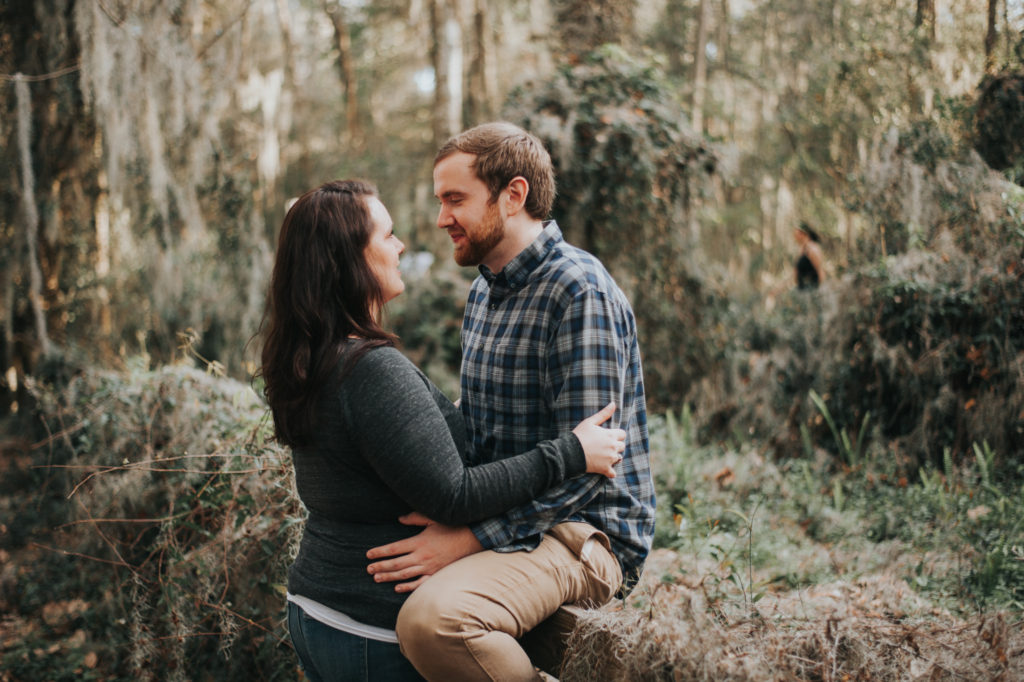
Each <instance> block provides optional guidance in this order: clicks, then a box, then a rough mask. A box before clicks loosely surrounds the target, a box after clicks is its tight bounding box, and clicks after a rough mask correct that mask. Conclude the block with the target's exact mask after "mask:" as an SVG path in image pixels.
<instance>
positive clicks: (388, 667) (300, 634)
mask: <svg viewBox="0 0 1024 682" xmlns="http://www.w3.org/2000/svg"><path fill="white" fill-rule="evenodd" d="M288 633H289V634H290V635H291V638H292V644H293V645H294V646H295V653H297V654H298V655H299V662H300V663H301V664H302V669H303V670H304V671H305V672H306V678H307V679H309V680H310V682H423V678H422V677H420V675H419V673H417V672H416V669H415V668H413V667H412V664H411V663H409V661H408V660H407V659H406V658H405V656H403V655H402V652H401V651H399V650H398V645H397V644H389V643H388V642H378V641H377V640H373V639H366V638H364V637H359V636H357V635H350V634H349V633H347V632H342V631H341V630H335V629H334V628H332V627H331V626H330V625H324V624H323V623H321V622H320V621H318V620H315V619H313V618H310V617H309V616H307V615H306V612H305V611H303V610H302V608H301V607H299V606H298V605H297V604H294V603H292V602H288Z"/></svg>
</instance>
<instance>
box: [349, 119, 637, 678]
mask: <svg viewBox="0 0 1024 682" xmlns="http://www.w3.org/2000/svg"><path fill="white" fill-rule="evenodd" d="M434 193H435V195H436V196H437V198H438V200H439V201H440V203H441V208H440V213H439V215H438V220H437V224H438V227H440V228H441V229H444V230H446V231H447V232H448V234H449V236H450V237H451V239H452V242H453V244H454V248H455V261H456V262H457V263H458V264H459V265H464V266H468V265H477V266H479V269H480V273H481V274H480V276H479V277H478V278H477V279H476V281H474V283H473V286H472V289H471V290H470V294H469V300H468V303H467V306H466V313H465V318H464V320H463V327H462V346H463V364H462V379H461V388H462V398H461V399H462V402H461V408H462V411H463V414H464V416H465V418H466V425H467V440H468V441H469V443H470V448H471V457H473V458H475V461H490V460H494V459H498V458H503V457H508V456H510V455H514V454H516V453H518V452H522V451H524V450H527V449H529V448H530V447H533V445H534V444H535V443H536V442H537V441H538V440H539V439H542V438H550V437H554V436H556V435H558V434H563V433H566V432H568V431H571V430H572V428H573V426H574V425H575V424H577V423H578V422H579V421H580V420H581V419H582V418H584V417H586V416H588V415H590V414H593V413H594V412H596V411H597V410H599V409H600V408H601V407H603V406H605V405H606V404H607V403H609V402H614V403H615V404H616V405H618V406H619V411H618V414H617V417H618V427H619V428H622V429H624V430H625V431H626V433H627V436H626V451H625V453H624V458H623V461H622V462H621V463H620V464H619V465H618V467H617V469H616V472H617V474H618V475H617V476H616V477H615V478H614V479H605V478H604V477H601V476H594V475H584V476H580V477H577V478H574V479H572V480H570V481H567V482H565V483H563V484H562V485H561V486H559V487H557V488H555V489H553V490H551V491H549V492H547V493H545V494H544V495H542V496H541V497H539V498H538V499H536V500H535V501H534V502H533V503H531V504H529V505H526V506H524V507H520V508H517V509H513V510H512V511H509V512H507V513H505V514H503V515H501V516H499V517H495V518H492V519H488V520H486V521H483V522H480V523H477V524H474V525H472V526H470V527H468V528H448V527H444V526H441V525H440V524H433V523H430V522H429V521H428V520H426V519H423V518H422V517H418V518H417V515H412V516H413V518H411V519H408V522H412V523H421V524H424V523H427V524H429V525H427V528H426V529H425V530H424V531H423V532H422V533H420V534H419V535H417V536H415V537H413V538H410V539H408V540H403V541H400V542H397V543H393V544H392V545H388V546H385V547H381V548H377V549H375V550H371V552H370V554H369V557H370V558H371V559H377V558H383V557H395V556H396V555H401V556H398V557H397V558H394V559H390V560H387V561H381V562H377V563H375V564H372V565H371V566H370V572H371V573H373V574H374V576H375V579H377V580H385V581H386V580H410V579H415V580H413V581H412V582H409V583H403V584H400V585H399V586H398V587H397V588H396V589H399V590H400V591H411V590H413V589H415V590H416V591H415V592H414V593H413V594H412V595H411V596H410V598H409V600H408V601H407V602H406V604H405V606H403V608H402V611H401V613H400V615H399V619H398V627H397V632H398V636H399V641H400V643H401V645H402V651H403V653H405V655H406V656H407V657H408V658H409V659H410V660H411V661H412V662H413V664H414V665H415V666H416V668H417V669H418V670H419V671H420V673H421V674H423V675H424V676H425V677H427V678H428V679H430V680H525V679H536V673H535V671H534V668H533V665H532V664H531V663H530V660H529V658H528V657H527V656H526V654H525V653H524V652H523V650H522V649H521V648H520V647H519V645H518V644H517V642H516V640H515V638H516V637H520V636H522V635H523V634H524V633H525V632H527V631H528V630H529V629H531V628H533V627H534V626H536V625H537V624H538V623H540V622H541V621H542V620H544V619H545V618H547V617H548V616H550V615H551V614H552V613H554V612H555V611H556V610H557V609H558V607H559V606H560V605H562V604H563V603H587V604H601V603H604V602H606V601H607V600H609V599H610V598H611V597H612V596H613V595H614V594H615V593H616V591H618V590H619V589H620V587H621V586H622V583H623V581H624V580H625V582H626V583H627V585H628V584H630V583H632V582H633V581H634V580H635V579H636V577H637V576H638V575H639V572H640V569H641V568H642V565H643V561H644V559H645V558H646V556H647V553H648V552H649V550H650V545H651V538H652V535H653V531H654V490H653V485H652V482H651V475H650V466H649V457H648V442H647V416H646V408H645V404H644V388H643V378H642V374H641V367H640V354H639V348H638V345H637V339H636V326H635V322H634V317H633V312H632V310H631V308H630V306H629V303H628V301H627V300H626V298H625V296H624V295H623V294H622V292H621V291H620V290H619V288H618V287H617V286H616V285H615V282H614V281H613V280H612V278H611V276H610V275H609V274H608V273H607V271H606V270H605V269H604V267H603V266H602V265H601V264H600V263H599V262H598V261H597V259H596V258H594V257H593V256H591V255H590V254H587V253H585V252H583V251H581V250H579V249H576V248H574V247H572V246H570V245H569V244H567V243H566V242H565V241H563V240H562V235H561V232H560V231H559V228H558V226H557V225H556V224H555V222H554V221H547V222H545V218H546V217H547V216H548V214H549V212H550V210H551V205H552V202H553V200H554V195H555V184H554V173H553V170H552V166H551V159H550V157H549V156H548V153H547V152H546V151H545V150H544V147H543V145H542V144H541V143H540V141H539V140H537V138H535V137H533V136H532V135H530V134H529V133H527V132H526V131H524V130H522V129H520V128H518V127H516V126H514V125H512V124H509V123H490V124H484V125H482V126H477V127H476V128H472V129H470V130H468V131H466V132H464V133H462V134H460V135H458V136H456V137H454V138H452V139H451V140H449V141H448V142H447V143H446V144H445V145H444V146H443V147H442V148H441V150H440V151H439V152H438V154H437V156H436V157H435V160H434ZM481 550H488V551H481ZM463 557H465V558H463ZM456 560H458V561H456ZM453 562H454V563H453ZM428 576H431V577H430V580H429V581H427V580H426V578H427V577H428Z"/></svg>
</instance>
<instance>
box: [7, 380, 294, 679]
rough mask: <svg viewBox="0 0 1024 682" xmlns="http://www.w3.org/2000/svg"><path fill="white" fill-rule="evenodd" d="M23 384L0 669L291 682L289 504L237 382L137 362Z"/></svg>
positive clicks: (251, 404)
mask: <svg viewBox="0 0 1024 682" xmlns="http://www.w3.org/2000/svg"><path fill="white" fill-rule="evenodd" d="M210 367H211V369H213V370H216V366H214V365H211V366H210ZM34 392H35V394H36V399H37V411H38V413H39V415H40V416H41V422H40V431H39V433H37V434H36V438H35V440H34V443H32V444H31V445H30V446H29V447H27V448H24V449H23V451H22V452H23V453H25V452H27V453H28V454H27V455H26V454H22V456H21V459H20V460H19V464H18V466H16V467H15V468H14V469H13V470H12V471H10V472H8V475H6V476H5V477H4V484H3V490H2V497H3V501H4V502H3V504H4V507H5V512H6V514H5V516H6V517H7V520H6V523H5V528H4V530H5V532H4V533H3V534H2V536H0V542H2V545H0V547H2V551H3V553H4V555H5V558H7V559H8V561H5V567H4V570H3V572H2V575H0V605H2V610H3V612H4V613H5V614H7V615H5V617H4V620H3V622H2V624H0V631H2V637H0V639H2V640H3V642H4V644H3V648H2V649H0V657H2V658H0V663H2V665H0V669H2V670H3V673H2V674H0V679H4V680H34V679H105V680H111V679H113V680H117V679H121V680H155V679H160V680H163V679H170V680H174V679H178V680H187V679H254V680H258V679H291V678H294V677H295V674H296V673H295V659H294V656H293V655H292V653H291V651H290V645H289V643H288V642H287V633H286V631H285V628H284V626H283V620H284V592H283V590H284V587H283V586H284V583H285V577H284V573H285V568H286V566H287V565H288V564H289V563H290V561H291V558H292V553H293V547H294V545H295V542H296V541H297V535H296V529H297V524H296V521H298V520H299V519H300V510H299V506H298V502H297V498H296V497H295V495H294V494H293V492H292V483H291V464H290V457H289V456H288V454H287V452H286V451H285V450H283V449H282V448H279V447H277V446H276V445H274V444H272V443H270V442H269V440H268V436H269V432H270V431H269V424H268V423H267V421H266V418H265V416H264V412H265V411H264V408H263V406H262V404H261V403H260V401H259V400H258V399H257V397H256V395H255V393H254V392H253V391H252V389H251V388H249V387H248V386H245V385H243V384H240V383H238V382H235V381H232V380H229V379H225V378H223V377H218V376H213V375H211V374H208V373H204V372H202V371H199V370H196V369H193V368H191V367H186V366H168V367H162V368H160V369H157V370H153V371H150V370H148V369H146V368H144V367H143V366H142V365H141V364H139V365H137V366H135V367H130V368H128V369H127V370H125V371H122V372H101V371H85V372H81V373H78V374H76V375H74V376H72V377H71V378H70V380H69V381H67V383H66V384H64V385H52V386H44V385H38V384H37V385H35V386H34ZM28 491H36V492H37V494H35V495H25V494H24V493H25V492H28Z"/></svg>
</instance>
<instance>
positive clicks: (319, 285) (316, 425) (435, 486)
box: [259, 180, 626, 682]
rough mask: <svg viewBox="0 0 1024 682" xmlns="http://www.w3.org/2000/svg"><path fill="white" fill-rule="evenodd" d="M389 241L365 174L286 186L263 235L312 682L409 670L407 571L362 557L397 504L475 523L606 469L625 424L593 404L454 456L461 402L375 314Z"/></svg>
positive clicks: (295, 587) (274, 404)
mask: <svg viewBox="0 0 1024 682" xmlns="http://www.w3.org/2000/svg"><path fill="white" fill-rule="evenodd" d="M404 248H405V247H404V245H403V244H402V242H401V241H400V240H399V239H398V238H397V237H396V236H395V234H394V232H393V230H392V221H391V217H390V216H389V215H388V211H387V209H386V208H385V207H384V204H382V203H381V201H380V199H379V198H378V197H377V193H376V190H375V189H374V187H373V186H372V185H369V184H367V183H364V182H361V181H351V180H350V181H335V182H329V183H327V184H325V185H322V186H321V187H319V188H317V189H315V190H311V191H310V192H307V193H306V194H304V195H303V196H302V197H301V198H300V199H298V201H297V202H296V203H295V204H294V205H293V206H292V208H291V209H290V210H289V211H288V213H287V215H286V216H285V219H284V223H283V225H282V227H281V233H280V237H279V241H278V247H277V253H276V256H275V264H274V271H273V274H272V277H271V283H270V290H269V294H268V298H267V308H266V314H265V317H264V322H263V326H262V329H261V334H262V340H263V349H262V357H261V361H262V362H261V370H260V373H259V375H260V376H261V377H262V378H263V380H264V382H265V388H264V396H265V397H266V400H267V403H268V404H269V405H270V409H271V412H272V414H273V418H274V430H275V434H276V437H277V439H278V440H279V441H280V442H281V443H283V444H285V445H287V446H290V447H291V448H292V453H293V464H294V468H295V483H296V487H297V490H298V493H299V497H300V498H301V500H302V503H303V505H304V506H305V507H306V509H307V510H308V512H309V515H308V518H307V520H306V525H305V528H304V530H303V535H302V541H301V544H300V547H299V553H298V556H297V557H296V559H295V562H294V563H293V564H292V566H291V568H290V570H289V573H288V628H289V633H290V635H291V638H292V642H293V644H294V645H295V650H296V653H297V654H298V657H299V661H300V663H301V664H302V666H303V668H304V670H305V674H306V677H307V678H308V679H310V680H314V681H317V680H361V681H369V680H373V681H374V682H378V681H385V682H387V681H389V680H419V679H421V678H420V677H419V675H418V674H417V673H416V671H415V670H414V669H413V667H412V666H411V665H410V664H409V662H408V661H407V660H406V659H405V658H404V657H403V656H402V654H401V652H400V651H399V648H398V644H397V639H396V636H395V623H396V619H397V616H398V611H399V608H400V607H401V606H402V603H403V602H404V601H405V598H406V597H407V596H408V593H409V592H411V591H412V590H413V589H414V588H415V587H416V585H417V584H418V583H417V582H412V583H408V584H405V585H403V586H402V587H401V589H399V590H397V591H396V590H395V588H394V587H393V586H392V585H390V584H387V583H384V582H381V581H379V580H375V579H374V577H373V576H372V575H370V574H368V573H367V570H366V552H367V550H369V549H370V548H372V547H375V546H378V545H382V544H385V543H389V542H394V541H397V540H401V539H403V538H406V537H408V536H410V535H413V534H414V533H416V532H418V531H419V530H420V529H419V528H418V527H416V526H409V525H403V524H402V523H400V521H399V517H400V516H403V515H407V514H410V513H412V512H414V511H416V512H419V513H421V514H426V515H428V516H429V517H430V518H432V519H436V520H438V521H439V522H441V523H445V524H465V523H471V522H477V521H482V520H485V519H487V518H488V517H491V516H495V515H498V514H501V513H504V512H506V511H507V510H509V509H511V508H513V507H516V506H517V505H521V504H525V503H527V502H529V501H530V500H532V499H533V498H535V497H537V496H538V495H541V494H542V493H544V492H545V491H546V490H548V489H549V488H551V487H552V486H557V485H559V484H561V483H563V482H564V481H566V480H567V479H569V478H572V477H574V476H579V475H586V474H603V475H605V476H608V477H611V478H614V476H615V470H614V467H615V466H616V465H618V464H619V463H620V462H621V461H622V453H623V451H624V449H625V439H626V432H625V431H623V430H621V429H609V428H603V427H602V426H601V423H603V422H604V421H606V420H607V419H608V418H609V417H611V415H612V413H613V412H614V410H615V405H614V404H609V405H607V406H606V407H605V408H604V409H602V410H601V411H599V412H598V413H597V414H594V415H592V416H591V417H588V418H586V419H584V420H583V421H582V422H580V423H579V424H578V425H577V426H576V428H575V429H573V430H572V431H571V432H568V431H566V432H563V433H559V434H558V435H557V436H556V437H552V438H551V439H550V440H546V441H544V442H541V443H539V444H537V445H536V447H534V448H533V449H532V450H529V451H528V452H523V453H521V454H519V455H516V456H514V457H511V458H508V459H502V460H498V461H495V462H492V463H489V464H483V465H480V466H475V467H468V466H466V464H465V453H466V427H465V423H464V421H463V416H462V413H461V412H460V411H459V409H458V408H457V407H455V406H454V405H453V404H452V403H451V402H450V401H449V400H448V399H447V398H446V397H445V396H444V395H443V394H442V393H441V391H440V390H439V389H438V388H437V387H436V386H434V384H432V383H431V382H430V380H429V379H427V377H426V376H424V375H423V373H422V372H420V371H419V370H418V369H417V368H416V367H415V366H414V365H413V364H412V363H411V362H410V361H409V360H408V359H407V358H406V357H405V356H404V355H402V354H401V353H400V352H399V351H398V350H396V349H395V348H394V343H395V340H396V339H395V336H394V335H393V334H391V333H389V332H387V331H386V330H384V329H383V328H382V327H381V323H380V319H381V311H382V309H383V307H384V305H385V304H386V303H387V302H388V301H389V300H391V299H393V298H394V297H396V296H398V295H399V294H400V293H401V292H402V291H403V290H404V288H405V285H404V283H403V282H402V277H401V274H400V272H399V257H400V255H401V253H402V251H403V250H404Z"/></svg>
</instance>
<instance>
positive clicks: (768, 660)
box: [560, 550, 1024, 682]
mask: <svg viewBox="0 0 1024 682" xmlns="http://www.w3.org/2000/svg"><path fill="white" fill-rule="evenodd" d="M681 562H685V559H683V558H681V557H680V555H679V554H677V553H676V552H674V551H670V550H658V551H656V552H655V553H654V554H653V555H652V557H651V559H650V561H649V563H648V569H647V571H646V573H645V576H644V579H643V580H642V582H641V584H640V585H639V586H638V587H637V589H636V590H635V591H634V592H633V594H632V595H630V597H629V599H628V600H627V603H626V604H617V605H615V606H613V607H609V608H607V609H605V610H601V611H593V612H590V613H588V615H587V616H586V617H585V618H583V619H581V621H580V622H579V624H578V626H577V628H576V630H575V632H574V633H573V634H572V637H571V639H570V642H569V652H570V653H569V655H568V656H567V660H566V663H565V664H564V667H563V670H562V675H561V677H560V679H561V680H562V681H563V682H574V681H577V680H587V681H588V682H589V681H592V680H602V681H605V680H607V681H608V682H614V681H619V680H622V681H626V680H628V681H630V682H640V681H643V680H716V681H719V680H750V681H754V680H758V681H759V680H827V681H832V680H836V681H839V680H1015V679H1022V678H1024V632H1022V628H1021V622H1020V621H1013V620H1011V618H1013V617H1014V616H1008V615H1006V614H1002V613H994V614H986V615H979V616H975V617H969V618H958V617H954V616H952V615H950V614H949V613H948V612H945V611H943V610H941V609H938V608H935V607H934V606H933V605H932V604H931V603H929V602H928V601H926V600H925V599H923V598H921V597H919V596H918V595H916V594H915V593H914V592H913V591H912V590H910V588H909V587H908V585H907V584H906V583H905V582H904V581H902V580H900V579H897V578H894V577H892V576H891V575H887V574H885V573H882V574H878V575H873V576H870V577H865V578H861V579H858V580H855V581H853V582H833V583H826V584H820V585H816V586H813V587H810V588H804V589H800V590H787V591H780V592H774V593H768V594H766V595H764V597H763V598H762V599H760V600H759V601H757V602H756V603H751V602H749V601H746V600H734V601H729V602H727V603H722V602H721V601H720V600H719V599H717V598H716V596H715V595H714V594H710V595H709V591H708V590H707V589H706V586H707V581H706V580H704V579H703V578H694V577H691V576H692V574H684V573H683V572H681V570H680V569H681V565H680V564H681Z"/></svg>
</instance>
